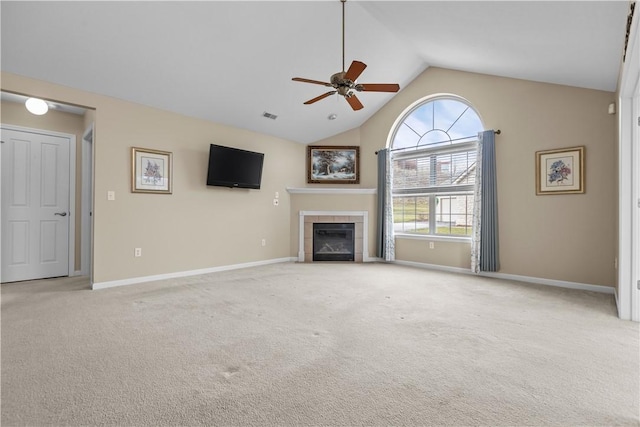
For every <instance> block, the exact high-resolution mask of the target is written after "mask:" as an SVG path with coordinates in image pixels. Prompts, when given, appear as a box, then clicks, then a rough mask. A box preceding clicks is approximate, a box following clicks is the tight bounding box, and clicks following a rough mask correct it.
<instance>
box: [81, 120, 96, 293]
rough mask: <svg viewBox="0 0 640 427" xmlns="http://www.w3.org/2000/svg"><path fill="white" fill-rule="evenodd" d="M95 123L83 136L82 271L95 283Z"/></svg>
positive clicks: (90, 282)
mask: <svg viewBox="0 0 640 427" xmlns="http://www.w3.org/2000/svg"><path fill="white" fill-rule="evenodd" d="M94 126H95V125H94V123H91V124H90V125H89V126H88V127H87V129H86V130H85V131H84V134H83V135H82V201H81V203H82V214H81V221H82V226H81V230H82V240H81V242H82V245H81V256H80V259H81V262H80V271H81V274H82V275H83V276H88V277H89V284H92V283H93V268H92V267H93V168H94V161H93V147H94V135H95V134H94Z"/></svg>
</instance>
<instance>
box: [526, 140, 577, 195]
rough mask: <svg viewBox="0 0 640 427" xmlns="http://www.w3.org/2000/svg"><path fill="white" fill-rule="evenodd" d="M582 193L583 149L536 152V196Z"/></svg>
mask: <svg viewBox="0 0 640 427" xmlns="http://www.w3.org/2000/svg"><path fill="white" fill-rule="evenodd" d="M573 193H584V147H572V148H562V149H558V150H546V151H537V152H536V194H537V195H544V194H573Z"/></svg>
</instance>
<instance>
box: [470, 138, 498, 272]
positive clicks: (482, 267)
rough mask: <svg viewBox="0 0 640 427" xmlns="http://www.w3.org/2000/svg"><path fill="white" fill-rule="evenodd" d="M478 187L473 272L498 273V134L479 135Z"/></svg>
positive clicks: (475, 192) (474, 218)
mask: <svg viewBox="0 0 640 427" xmlns="http://www.w3.org/2000/svg"><path fill="white" fill-rule="evenodd" d="M476 161H477V167H476V184H475V191H474V204H473V233H472V238H471V270H472V271H473V272H474V273H480V272H482V271H498V270H499V269H500V262H499V251H498V192H497V178H496V150H495V132H494V131H493V130H487V131H484V132H480V133H479V134H478V154H477V160H476Z"/></svg>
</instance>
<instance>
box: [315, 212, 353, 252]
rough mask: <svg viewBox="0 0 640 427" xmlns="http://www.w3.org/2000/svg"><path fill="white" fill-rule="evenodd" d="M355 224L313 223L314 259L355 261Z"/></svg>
mask: <svg viewBox="0 0 640 427" xmlns="http://www.w3.org/2000/svg"><path fill="white" fill-rule="evenodd" d="M354 260H355V224H354V223H335V222H331V223H324V222H316V223H314V224H313V261H354Z"/></svg>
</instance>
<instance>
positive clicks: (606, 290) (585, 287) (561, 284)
mask: <svg viewBox="0 0 640 427" xmlns="http://www.w3.org/2000/svg"><path fill="white" fill-rule="evenodd" d="M393 263H394V264H400V265H408V266H411V267H418V268H426V269H429V270H440V271H447V272H450V273H461V274H470V275H475V274H474V273H472V272H471V270H469V269H466V268H460V267H448V266H445V265H436V264H425V263H421V262H413V261H399V260H396V261H393ZM478 276H482V277H492V278H494V279H502V280H515V281H518V282H525V283H534V284H536V285H546V286H555V287H558V288H568V289H579V290H582V291H591V292H600V293H603V294H615V288H613V287H611V286H602V285H591V284H588V283H578V282H568V281H565V280H554V279H545V278H542V277H531V276H520V275H517V274H506V273H491V272H486V271H485V272H482V273H480V274H478Z"/></svg>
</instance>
